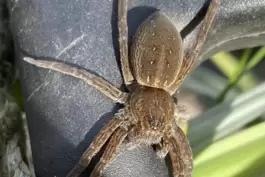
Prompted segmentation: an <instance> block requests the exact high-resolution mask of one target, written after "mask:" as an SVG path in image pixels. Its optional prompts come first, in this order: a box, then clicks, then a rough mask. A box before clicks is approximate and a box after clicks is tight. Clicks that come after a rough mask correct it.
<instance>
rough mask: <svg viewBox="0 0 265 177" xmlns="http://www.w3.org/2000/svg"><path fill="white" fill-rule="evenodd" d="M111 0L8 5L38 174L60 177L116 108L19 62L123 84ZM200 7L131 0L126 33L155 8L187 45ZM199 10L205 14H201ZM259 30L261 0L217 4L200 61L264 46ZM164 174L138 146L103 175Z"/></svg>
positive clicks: (74, 83) (78, 85)
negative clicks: (57, 64) (52, 63)
mask: <svg viewBox="0 0 265 177" xmlns="http://www.w3.org/2000/svg"><path fill="white" fill-rule="evenodd" d="M161 2H164V3H161ZM116 3H117V2H116V0H114V2H113V1H105V0H104V1H103V0H101V1H99V0H82V1H73V0H57V1H54V0H28V1H22V0H10V1H9V10H10V17H11V30H12V32H13V35H14V39H15V44H16V50H17V53H16V54H17V61H18V65H19V68H20V77H21V83H22V88H23V94H24V103H25V109H26V112H27V118H28V123H29V129H30V136H31V141H32V142H31V143H32V150H33V156H34V162H35V168H36V173H37V175H38V176H39V177H53V176H56V177H64V176H65V175H66V174H67V172H68V171H69V170H70V169H71V168H72V167H73V166H74V165H75V163H76V162H77V160H78V158H79V157H80V156H81V153H82V152H83V151H84V150H85V149H86V148H87V146H88V145H89V143H90V142H91V140H92V139H93V137H94V136H95V135H96V134H97V133H98V132H99V130H100V129H101V128H102V126H104V125H105V124H106V123H107V122H108V120H109V119H110V118H112V116H113V115H114V112H116V111H117V110H118V109H119V107H120V106H119V105H116V104H115V103H114V102H113V101H111V100H110V99H108V98H106V97H104V96H103V95H102V94H100V93H99V92H98V91H96V90H95V89H93V88H92V87H90V86H87V85H86V84H85V83H84V82H82V81H80V80H77V79H74V78H72V77H70V76H65V75H62V74H60V73H58V72H53V71H49V70H46V69H41V68H37V67H35V66H32V65H30V64H28V63H26V62H24V61H22V57H23V56H25V55H29V56H32V57H37V58H42V57H45V58H49V59H52V60H58V61H65V62H68V63H71V64H74V65H77V66H80V67H82V68H85V69H87V70H90V71H93V72H95V73H97V74H98V75H100V76H102V77H104V78H105V79H107V80H108V81H110V82H112V83H113V84H114V85H116V86H117V87H121V86H122V78H121V74H120V71H119V67H118V64H117V61H116V59H118V57H119V55H118V50H117V26H116V22H117V21H116V20H117V18H116V17H117V13H116V10H117V9H116V7H117V4H116ZM203 6H204V7H207V3H205V1H204V0H197V1H194V0H174V1H173V0H169V1H153V0H129V14H128V19H129V35H130V37H131V36H132V34H134V32H135V29H136V28H137V26H138V25H139V24H140V23H141V22H142V21H143V20H144V19H145V18H146V17H147V16H148V15H150V14H151V13H153V12H154V11H156V10H157V9H160V10H161V11H162V12H164V13H165V14H166V15H168V17H169V18H170V19H172V22H173V23H174V24H175V25H176V27H177V28H178V29H179V30H180V31H181V34H182V37H185V48H187V47H188V46H190V45H191V44H192V41H193V40H194V37H195V35H196V32H197V30H198V28H196V29H195V30H193V28H194V27H196V25H198V23H199V22H200V20H201V19H202V16H201V15H203V14H204V12H205V8H202V7H203ZM200 9H201V10H202V12H200V13H198V11H199V10H200ZM192 19H193V20H192ZM190 21H192V22H191V23H190ZM187 25H188V26H187ZM192 30H193V32H192V33H190V32H191V31H192ZM264 33H265V1H264V0H255V1H253V0H233V1H231V0H221V7H220V8H219V9H218V13H217V18H216V21H215V22H214V25H213V28H212V29H211V32H210V34H209V37H208V39H207V42H206V44H205V46H204V50H203V53H202V55H201V56H200V58H199V60H201V61H202V59H206V58H207V57H209V56H210V55H211V54H213V53H215V52H217V51H220V50H233V49H240V48H244V47H254V46H258V45H263V44H264V41H265V34H264ZM22 51H23V52H22ZM118 61H119V60H118ZM94 164H95V163H94ZM89 168H90V169H91V168H93V164H92V165H91V166H90V167H89ZM88 171H89V169H88ZM168 173H169V172H168V169H167V166H166V163H165V162H164V161H163V160H159V159H158V158H157V157H156V155H155V153H154V152H153V150H152V148H139V149H136V150H133V151H123V153H121V154H120V155H119V156H118V157H117V158H116V160H115V161H114V162H113V163H112V164H111V165H110V166H109V167H108V168H107V170H106V171H105V177H135V176H141V177H166V176H168Z"/></svg>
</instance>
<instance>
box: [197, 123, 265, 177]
mask: <svg viewBox="0 0 265 177" xmlns="http://www.w3.org/2000/svg"><path fill="white" fill-rule="evenodd" d="M264 130H265V122H262V123H260V124H258V125H256V126H253V127H251V128H249V129H247V130H244V131H241V132H239V133H237V134H235V135H233V136H230V137H227V138H225V139H223V140H220V141H218V142H216V143H214V144H212V145H210V146H209V147H207V148H206V149H205V150H204V151H203V152H202V153H201V154H200V155H198V156H197V157H196V159H195V161H194V164H195V168H194V174H193V176H194V177H205V175H206V174H207V176H211V177H224V176H225V177H255V176H258V175H260V174H262V173H265V168H264V167H265V148H264V147H265V131H264Z"/></svg>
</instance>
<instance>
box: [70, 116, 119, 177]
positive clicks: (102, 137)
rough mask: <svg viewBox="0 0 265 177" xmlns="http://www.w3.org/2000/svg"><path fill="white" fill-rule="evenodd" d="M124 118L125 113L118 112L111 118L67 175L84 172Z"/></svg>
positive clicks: (75, 175) (75, 176) (72, 176)
mask: <svg viewBox="0 0 265 177" xmlns="http://www.w3.org/2000/svg"><path fill="white" fill-rule="evenodd" d="M123 118H124V115H118V114H117V115H116V116H115V117H114V118H113V119H112V120H110V122H109V123H108V124H107V125H106V126H105V127H104V128H103V129H102V130H101V131H100V132H99V134H98V135H97V136H96V137H95V139H94V140H93V141H92V143H91V144H90V146H89V147H88V148H87V149H86V151H85V152H84V153H83V155H82V157H81V158H80V160H79V161H78V163H77V165H76V166H75V167H74V168H73V169H72V170H71V171H70V172H69V173H68V175H67V177H78V176H79V175H80V174H81V173H82V171H83V170H84V169H85V168H86V167H87V166H88V164H89V163H90V161H91V159H92V158H93V157H94V155H95V154H96V153H98V151H99V150H100V149H101V148H102V146H103V145H104V144H105V143H106V141H107V140H108V139H109V138H110V136H111V135H112V134H113V132H115V130H116V129H117V128H118V127H119V126H121V125H122V122H123Z"/></svg>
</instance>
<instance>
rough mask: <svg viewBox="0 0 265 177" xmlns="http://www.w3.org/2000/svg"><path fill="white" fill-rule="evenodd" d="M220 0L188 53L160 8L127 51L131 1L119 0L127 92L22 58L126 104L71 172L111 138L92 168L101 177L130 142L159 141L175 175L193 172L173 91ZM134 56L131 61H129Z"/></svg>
mask: <svg viewBox="0 0 265 177" xmlns="http://www.w3.org/2000/svg"><path fill="white" fill-rule="evenodd" d="M218 6H219V0H212V1H211V3H210V6H209V8H208V11H207V13H206V15H205V18H204V21H203V23H202V26H201V28H200V30H199V32H198V34H197V37H196V40H195V42H194V44H193V45H192V47H190V48H189V50H188V52H187V53H186V54H184V51H183V44H182V39H181V36H180V33H179V32H178V30H177V29H176V27H175V26H174V25H173V24H172V23H171V21H170V20H169V19H168V18H167V17H166V16H165V15H164V14H162V13H161V12H159V11H157V12H155V13H153V14H152V15H150V16H149V17H148V18H147V19H146V20H145V21H144V22H143V23H142V24H141V25H140V27H139V28H138V29H137V31H136V34H135V36H134V38H133V41H132V45H131V46H130V47H131V48H130V53H129V52H128V27H127V0H119V1H118V29H119V46H120V62H121V69H122V74H123V79H124V83H125V85H126V86H127V88H128V90H129V93H128V92H124V91H121V90H119V89H117V88H116V87H114V86H113V85H112V84H111V83H109V82H107V81H106V80H104V79H103V78H101V77H99V76H96V75H94V74H92V73H89V72H87V71H85V70H82V69H78V68H75V67H72V66H69V65H67V64H64V63H60V62H55V61H45V60H35V59H33V58H30V57H24V60H25V61H27V62H29V63H31V64H33V65H36V66H38V67H42V68H48V69H52V70H55V71H59V72H61V73H64V74H67V75H71V76H73V77H75V78H79V79H81V80H84V81H85V82H86V83H87V84H89V85H90V86H92V87H94V88H96V89H97V90H99V91H100V92H101V93H103V94H104V95H106V96H107V97H109V98H110V99H112V100H114V101H116V102H118V103H121V104H123V105H124V108H122V109H120V110H119V111H118V113H116V114H115V116H114V117H113V118H112V119H111V120H110V121H109V122H108V124H107V125H106V126H105V127H104V128H103V129H102V130H101V131H100V133H99V134H98V135H97V136H96V137H95V138H94V140H93V141H92V143H91V144H90V146H89V147H88V148H87V149H86V151H85V152H84V153H83V155H82V157H81V158H80V160H79V162H78V163H77V165H76V166H75V167H74V168H73V169H72V170H71V171H70V173H69V174H68V176H67V177H78V176H79V175H80V174H81V173H82V171H83V170H84V169H85V168H86V167H87V166H88V165H89V163H90V161H91V159H92V158H93V156H94V155H95V154H96V153H97V152H98V151H99V150H100V149H101V148H102V147H103V145H104V144H105V143H106V142H107V141H108V140H109V139H110V141H109V143H108V145H107V147H106V149H105V151H104V153H103V155H102V157H101V159H100V161H99V162H98V163H97V165H96V167H95V168H94V170H93V171H92V173H91V176H93V177H100V176H102V174H103V171H104V169H105V168H106V166H107V165H108V164H109V163H110V162H112V161H113V160H114V158H115V156H116V155H117V152H118V150H119V148H120V146H121V145H122V143H124V142H126V143H127V144H128V145H129V147H130V148H132V147H137V146H139V145H149V146H151V145H155V146H156V151H157V154H158V156H159V157H161V158H164V157H165V156H166V155H167V154H168V155H169V156H170V158H171V162H172V169H173V176H174V177H190V176H191V175H192V169H193V157H192V151H191V148H190V145H189V141H188V139H187V137H186V136H185V134H184V132H183V131H182V129H181V128H180V127H179V126H178V124H177V122H176V121H175V117H176V116H180V115H179V114H178V113H179V108H180V107H179V105H176V104H175V103H174V101H173V98H172V95H173V94H174V93H175V92H176V91H177V89H178V88H179V87H180V85H181V83H182V82H183V80H184V79H185V78H186V76H187V75H188V74H189V72H190V71H191V69H192V68H193V66H194V64H195V61H196V59H197V57H198V56H199V54H200V51H201V49H202V46H203V44H204V42H205V39H206V37H207V33H208V31H209V29H210V27H211V24H212V22H213V20H214V18H215V16H216V10H217V7H218ZM129 58H130V62H129Z"/></svg>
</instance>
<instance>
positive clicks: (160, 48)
mask: <svg viewBox="0 0 265 177" xmlns="http://www.w3.org/2000/svg"><path fill="white" fill-rule="evenodd" d="M182 48H183V46H182V39H181V37H180V34H179V32H178V30H177V29H176V27H175V26H174V25H173V24H172V22H171V21H170V20H169V19H168V18H167V17H166V16H165V15H163V14H162V13H160V12H156V13H154V14H152V15H151V16H150V17H149V18H148V19H146V20H145V21H144V22H143V23H142V24H141V25H140V27H139V28H138V29H137V32H136V34H135V36H134V39H133V42H132V48H131V54H130V57H131V61H132V70H133V74H134V76H135V78H136V80H137V82H138V83H139V84H140V85H144V86H149V87H156V88H168V87H169V86H170V85H171V84H172V83H173V82H174V81H175V79H176V77H177V75H178V72H179V70H180V67H181V64H182V57H183V50H182Z"/></svg>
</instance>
